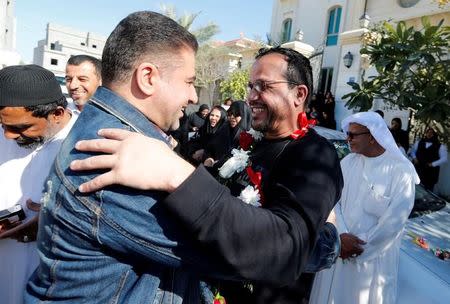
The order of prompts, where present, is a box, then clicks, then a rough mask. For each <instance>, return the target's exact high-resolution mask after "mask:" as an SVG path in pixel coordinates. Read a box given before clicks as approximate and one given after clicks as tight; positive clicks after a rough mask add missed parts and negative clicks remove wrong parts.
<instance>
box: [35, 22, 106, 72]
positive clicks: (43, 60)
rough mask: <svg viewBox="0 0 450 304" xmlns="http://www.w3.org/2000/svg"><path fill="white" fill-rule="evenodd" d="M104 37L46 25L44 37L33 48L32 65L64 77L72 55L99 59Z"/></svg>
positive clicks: (51, 24)
mask: <svg viewBox="0 0 450 304" xmlns="http://www.w3.org/2000/svg"><path fill="white" fill-rule="evenodd" d="M105 43H106V37H103V36H101V35H98V34H94V33H91V32H82V31H79V30H76V29H72V28H69V27H65V26H61V25H57V24H53V23H48V24H47V29H46V37H45V39H42V40H40V41H38V46H37V47H35V48H34V54H33V63H34V64H37V65H40V66H42V67H44V68H46V69H48V70H50V71H52V72H53V73H55V75H56V76H64V75H65V70H66V63H67V60H69V58H70V57H71V56H73V55H82V54H83V55H90V56H93V57H95V58H101V56H102V52H103V48H104V46H105Z"/></svg>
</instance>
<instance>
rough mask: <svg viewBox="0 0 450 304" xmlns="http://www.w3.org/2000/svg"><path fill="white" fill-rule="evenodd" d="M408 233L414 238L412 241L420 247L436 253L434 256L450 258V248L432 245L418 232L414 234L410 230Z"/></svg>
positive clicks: (443, 258)
mask: <svg viewBox="0 0 450 304" xmlns="http://www.w3.org/2000/svg"><path fill="white" fill-rule="evenodd" d="M408 235H409V236H410V237H411V238H412V242H413V243H414V244H416V245H417V246H419V247H420V248H422V249H425V250H427V251H431V252H432V253H433V254H434V256H436V257H438V258H440V259H441V260H448V259H450V250H448V249H442V248H439V247H431V246H430V245H429V244H428V242H427V241H426V240H425V238H423V237H421V236H418V235H417V234H414V233H412V232H409V233H408Z"/></svg>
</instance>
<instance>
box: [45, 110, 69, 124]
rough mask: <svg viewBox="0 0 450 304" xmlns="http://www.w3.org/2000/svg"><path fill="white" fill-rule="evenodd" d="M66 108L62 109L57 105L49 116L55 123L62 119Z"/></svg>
mask: <svg viewBox="0 0 450 304" xmlns="http://www.w3.org/2000/svg"><path fill="white" fill-rule="evenodd" d="M66 111H67V110H66V109H64V108H63V107H61V106H58V107H57V108H56V109H55V110H54V111H53V112H52V113H51V114H49V116H50V117H51V118H52V120H54V121H55V122H56V123H59V122H60V121H61V120H62V119H64V114H65V113H66Z"/></svg>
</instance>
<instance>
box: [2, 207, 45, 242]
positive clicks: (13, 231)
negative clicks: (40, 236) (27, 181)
mask: <svg viewBox="0 0 450 304" xmlns="http://www.w3.org/2000/svg"><path fill="white" fill-rule="evenodd" d="M27 208H28V209H30V210H32V211H35V212H39V210H40V208H41V206H40V204H36V203H34V202H33V201H32V200H30V199H29V200H27ZM38 221H39V213H38V214H36V215H35V216H34V217H33V218H31V219H30V220H29V221H27V222H25V223H23V222H21V221H19V222H15V223H14V224H11V225H1V224H0V239H7V238H11V239H15V240H17V241H18V242H21V243H28V242H33V241H35V240H36V237H37V230H38Z"/></svg>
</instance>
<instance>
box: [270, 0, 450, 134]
mask: <svg viewBox="0 0 450 304" xmlns="http://www.w3.org/2000/svg"><path fill="white" fill-rule="evenodd" d="M449 11H450V8H449V7H448V6H447V7H444V8H439V7H438V4H437V1H433V0H422V1H420V0H376V1H375V0H274V5H273V11H272V25H271V31H270V35H271V37H272V39H273V40H274V41H278V42H281V43H283V42H291V43H290V44H288V45H286V46H289V45H292V44H293V43H292V41H294V40H297V39H296V38H297V36H298V33H299V32H300V31H301V32H302V33H300V34H302V36H303V40H302V42H303V43H304V45H309V46H310V47H312V48H314V51H313V52H312V54H313V56H314V55H315V56H314V57H313V58H314V59H315V60H312V62H314V61H315V62H316V63H318V66H317V65H316V66H315V67H313V68H314V72H315V75H314V76H315V83H314V84H315V89H316V91H321V92H326V91H331V92H332V93H333V95H335V96H336V120H337V123H338V125H337V127H338V128H340V124H339V122H340V121H341V120H342V119H343V118H345V117H346V116H347V115H349V113H351V112H349V111H348V110H347V109H346V107H345V101H342V98H341V97H342V96H343V95H345V94H347V93H349V92H350V91H351V87H350V86H349V85H347V82H348V81H356V82H359V81H360V78H361V73H362V71H363V70H364V69H367V66H366V65H367V64H366V62H364V60H361V57H360V54H359V50H360V48H361V36H362V34H363V33H364V31H365V29H364V26H367V24H365V25H364V24H363V23H364V21H366V20H365V19H364V18H363V17H364V16H369V18H370V22H372V23H376V22H380V21H383V20H392V21H393V22H397V21H401V20H403V21H406V22H407V25H420V18H421V17H422V16H429V17H430V20H431V22H432V23H437V22H438V21H439V20H440V19H445V20H446V22H445V23H446V24H449V23H450V13H449ZM348 52H350V54H351V55H352V56H353V62H352V65H351V66H350V67H346V66H345V65H344V64H343V57H344V56H345V55H346V54H348ZM317 58H320V60H316V59H317ZM372 72H373V71H371V70H370V69H369V70H368V71H367V72H366V77H367V76H369V75H370V74H371V73H372ZM383 106H384V105H383V103H382V102H376V103H375V105H374V108H375V109H378V108H381V109H383ZM386 112H387V113H386V116H385V119H386V121H388V122H390V120H391V118H393V117H395V116H399V115H400V116H401V118H402V120H403V125H404V126H407V120H408V114H407V113H405V112H404V111H398V112H389V111H386Z"/></svg>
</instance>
